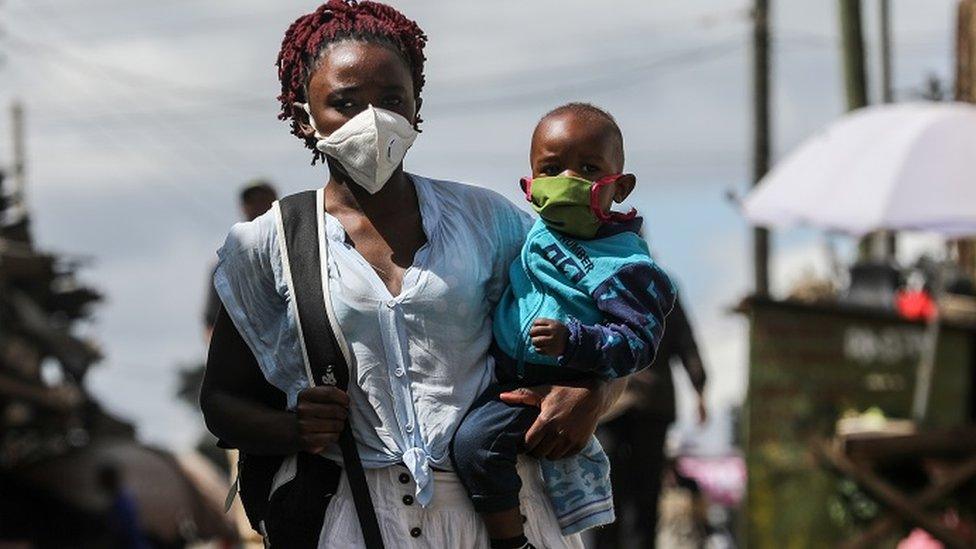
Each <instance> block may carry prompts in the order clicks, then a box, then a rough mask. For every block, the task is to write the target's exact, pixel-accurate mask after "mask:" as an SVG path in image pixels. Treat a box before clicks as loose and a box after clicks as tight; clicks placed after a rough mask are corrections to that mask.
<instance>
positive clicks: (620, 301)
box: [452, 103, 675, 548]
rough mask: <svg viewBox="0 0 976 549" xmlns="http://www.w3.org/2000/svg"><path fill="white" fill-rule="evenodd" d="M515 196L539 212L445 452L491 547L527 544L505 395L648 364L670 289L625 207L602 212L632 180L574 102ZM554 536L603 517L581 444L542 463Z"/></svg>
mask: <svg viewBox="0 0 976 549" xmlns="http://www.w3.org/2000/svg"><path fill="white" fill-rule="evenodd" d="M530 160H531V167H532V177H528V178H523V179H522V181H521V185H522V190H523V191H524V192H525V196H526V198H527V199H528V200H529V201H530V202H531V203H532V208H533V209H534V210H535V211H536V212H537V213H538V214H539V220H537V221H536V223H535V225H533V227H532V229H531V230H530V231H529V234H528V236H527V238H526V241H525V245H524V246H523V248H522V251H521V254H520V256H519V258H518V259H516V260H515V261H514V262H513V263H512V266H511V268H510V271H509V276H510V286H509V288H508V289H507V290H506V292H505V294H504V295H503V296H502V299H501V301H500V302H499V303H498V306H497V308H496V310H495V313H494V337H495V344H494V348H493V355H494V357H495V377H496V383H495V384H494V385H492V386H490V387H489V388H488V389H487V390H486V391H485V393H484V394H483V395H482V396H481V397H480V398H479V399H477V401H476V402H475V403H474V405H473V406H472V408H471V410H470V411H469V412H468V414H467V416H466V417H465V419H464V421H463V422H462V424H461V426H460V427H459V429H458V431H457V433H456V435H455V438H454V443H453V445H452V457H453V459H454V465H455V470H456V471H457V473H458V475H459V477H460V478H461V481H462V482H463V483H464V486H465V488H466V489H467V491H468V493H469V494H470V496H471V499H472V502H473V504H474V507H475V509H476V510H477V511H478V512H479V514H480V515H481V516H482V518H483V520H484V521H485V525H486V527H487V529H488V534H489V536H490V537H491V547H492V548H516V547H532V545H531V544H530V543H529V541H528V540H527V539H526V537H525V535H524V533H523V530H522V519H521V515H520V512H519V489H520V488H521V480H520V479H519V476H518V473H517V471H516V460H517V454H518V453H519V452H520V451H522V450H523V445H524V444H523V441H524V437H525V432H526V430H527V429H528V428H529V426H531V425H532V423H533V422H534V421H535V419H536V417H537V416H538V415H539V410H538V409H537V408H533V407H528V406H516V405H509V404H506V403H504V402H502V401H501V400H500V399H499V394H501V393H502V392H505V391H509V390H512V389H514V388H516V387H528V386H533V385H539V384H550V383H567V382H572V381H575V380H581V379H593V378H598V379H604V380H607V379H614V378H618V377H623V376H626V375H629V374H632V373H634V372H636V371H638V370H640V369H642V368H645V367H647V366H648V365H650V363H651V361H652V360H653V359H654V354H655V352H656V350H657V346H658V343H659V342H660V340H661V336H662V334H663V333H664V320H665V317H666V316H667V314H668V313H669V312H670V311H671V307H672V305H673V303H674V299H675V288H674V286H673V285H672V283H671V281H670V280H669V279H668V277H667V275H665V274H664V272H663V271H662V270H661V269H660V268H658V267H657V265H655V263H654V262H653V261H652V260H651V258H650V255H649V254H648V251H647V245H646V244H645V243H644V241H643V239H642V238H641V237H639V236H638V229H639V228H640V225H641V219H640V218H639V217H635V215H636V212H634V211H633V210H632V211H631V212H629V213H626V214H623V213H619V212H613V211H611V209H610V208H611V205H612V203H613V202H618V203H619V202H621V201H623V200H624V199H625V198H626V197H627V195H629V194H630V192H631V191H632V190H633V189H634V185H635V184H636V179H635V177H634V176H633V175H631V174H624V173H623V168H624V150H623V136H622V135H621V132H620V128H619V127H618V126H617V124H616V122H615V121H614V119H613V117H611V116H610V115H609V114H607V113H606V112H604V111H603V110H601V109H598V108H597V107H594V106H592V105H588V104H582V103H570V104H567V105H563V106H561V107H559V108H557V109H555V110H553V111H551V112H550V113H548V114H547V115H545V116H544V117H543V118H542V120H540V121H539V124H538V125H537V126H536V128H535V132H534V133H533V135H532V149H531V153H530ZM541 463H542V473H543V477H544V480H545V483H546V487H547V490H548V493H549V498H550V500H551V501H552V504H553V508H554V510H555V512H556V515H557V517H558V519H559V523H560V527H561V528H562V531H563V534H565V535H568V534H571V533H575V532H579V531H582V530H584V529H586V528H590V527H593V526H598V525H601V524H607V523H609V522H612V521H613V520H614V514H613V502H612V494H611V491H610V479H609V472H610V467H609V462H608V460H607V457H606V455H605V454H604V453H603V449H602V448H601V447H600V445H599V443H598V442H597V441H596V439H595V438H593V439H591V440H590V443H589V444H588V446H587V447H586V448H585V449H584V450H583V451H582V452H580V453H579V454H578V455H576V456H574V457H571V458H567V459H561V460H557V461H547V460H542V462H541Z"/></svg>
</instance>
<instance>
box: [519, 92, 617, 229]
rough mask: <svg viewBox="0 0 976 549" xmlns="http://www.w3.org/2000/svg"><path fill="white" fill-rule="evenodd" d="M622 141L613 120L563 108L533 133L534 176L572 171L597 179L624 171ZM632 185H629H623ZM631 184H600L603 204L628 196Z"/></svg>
mask: <svg viewBox="0 0 976 549" xmlns="http://www.w3.org/2000/svg"><path fill="white" fill-rule="evenodd" d="M623 158H624V154H623V150H622V143H621V142H620V139H619V138H618V137H617V136H616V134H615V132H614V130H613V127H612V126H611V125H610V122H609V121H607V120H604V119H602V118H600V117H598V116H589V115H585V114H583V115H580V114H578V113H574V112H571V111H570V112H564V113H559V114H555V115H553V116H549V117H546V118H544V119H543V120H542V121H540V122H539V125H538V126H536V128H535V132H534V133H533V134H532V149H531V152H530V153H529V162H530V164H531V166H532V177H550V176H555V175H569V176H574V177H581V178H583V179H587V180H589V181H596V180H598V179H600V178H601V177H604V176H607V175H613V174H618V173H621V172H622V171H623V168H624V165H623V164H624V162H623ZM624 187H630V188H624ZM631 188H633V185H632V184H625V185H618V183H613V184H610V185H606V186H605V187H603V188H601V189H600V191H601V193H600V206H601V207H602V208H603V211H609V210H610V206H611V204H612V203H613V201H614V200H616V201H617V202H620V201H622V200H623V199H624V198H626V196H627V194H629V193H630V189H631Z"/></svg>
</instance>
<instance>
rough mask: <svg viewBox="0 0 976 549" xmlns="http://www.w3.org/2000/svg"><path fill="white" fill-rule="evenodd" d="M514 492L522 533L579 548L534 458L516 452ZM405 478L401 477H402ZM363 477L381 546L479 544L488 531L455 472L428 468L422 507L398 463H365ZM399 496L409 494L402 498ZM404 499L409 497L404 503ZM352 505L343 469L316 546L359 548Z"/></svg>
mask: <svg viewBox="0 0 976 549" xmlns="http://www.w3.org/2000/svg"><path fill="white" fill-rule="evenodd" d="M518 471H519V476H521V477H522V491H521V494H520V495H519V500H520V505H521V509H522V514H523V515H525V519H526V520H525V535H526V536H527V537H528V538H529V541H531V542H532V543H533V544H534V545H535V546H536V547H539V548H542V547H545V548H546V549H583V541H582V539H581V538H580V536H579V534H576V535H573V536H569V537H564V536H563V535H562V534H561V533H560V532H559V524H558V523H557V522H556V515H555V514H554V513H553V511H552V505H551V504H550V503H549V499H548V497H547V496H546V493H545V488H544V486H543V484H542V474H541V472H540V471H539V465H538V462H536V461H535V460H534V459H532V458H529V457H525V456H519V463H518ZM404 481H405V482H404ZM366 482H367V484H369V492H370V494H371V495H372V498H373V506H374V507H375V508H376V517H377V519H378V521H379V524H380V531H381V532H382V535H383V542H384V544H385V545H386V547H387V549H401V548H410V549H421V548H423V549H446V548H450V549H454V548H456V549H469V548H470V549H485V548H487V547H488V532H487V531H486V530H485V527H484V524H482V522H481V518H480V517H479V516H478V514H477V513H476V512H475V510H474V507H472V505H471V501H470V500H469V499H468V494H467V492H465V490H464V486H462V485H461V481H460V480H459V479H458V477H457V475H455V474H454V473H451V472H446V471H434V499H433V500H432V501H431V502H430V505H428V506H427V507H426V508H424V507H421V506H420V504H419V503H417V502H415V501H413V496H414V493H415V486H414V483H413V479H412V478H410V475H408V474H407V468H406V467H404V466H402V465H394V466H390V467H384V468H382V469H367V470H366ZM404 496H410V497H409V498H406V499H404ZM407 502H409V503H407ZM365 547H366V546H365V545H364V543H363V534H362V532H361V531H360V528H359V521H358V519H357V517H356V505H355V504H354V503H353V499H352V492H351V491H350V490H349V483H348V482H347V481H346V476H345V474H343V475H342V480H341V481H340V482H339V489H338V491H337V492H336V495H335V496H333V498H332V501H331V503H329V508H328V510H327V511H326V513H325V523H324V524H323V525H322V535H321V536H320V537H319V548H320V549H357V548H364V549H365Z"/></svg>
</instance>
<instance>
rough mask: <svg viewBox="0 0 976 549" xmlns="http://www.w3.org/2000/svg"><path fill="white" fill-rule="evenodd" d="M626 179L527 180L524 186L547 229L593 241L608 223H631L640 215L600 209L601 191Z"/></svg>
mask: <svg viewBox="0 0 976 549" xmlns="http://www.w3.org/2000/svg"><path fill="white" fill-rule="evenodd" d="M622 176H623V174H614V175H608V176H606V177H601V178H600V179H598V180H596V181H589V180H586V179H583V178H581V177H573V176H571V175H556V176H551V177H536V178H534V179H533V178H531V177H523V178H522V180H521V182H520V184H521V186H522V190H523V191H525V198H526V200H528V201H529V202H531V203H532V209H533V210H535V211H536V213H538V214H539V217H541V218H542V220H543V221H545V223H546V225H549V226H550V227H552V228H553V229H556V230H558V231H560V232H563V233H566V234H569V235H571V236H576V237H579V238H593V237H594V236H596V233H597V231H598V230H599V229H600V226H601V225H603V224H604V223H609V222H620V221H627V220H629V219H633V217H634V216H635V215H637V212H636V211H634V210H631V211H630V212H628V213H626V214H623V213H620V212H609V213H607V212H604V211H603V208H602V207H600V188H601V187H604V186H606V185H610V184H611V183H613V182H615V181H616V180H617V179H619V178H620V177H622Z"/></svg>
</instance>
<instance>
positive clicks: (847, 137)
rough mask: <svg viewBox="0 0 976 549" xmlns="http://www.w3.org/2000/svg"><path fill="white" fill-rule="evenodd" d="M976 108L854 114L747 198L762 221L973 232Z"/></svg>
mask: <svg viewBox="0 0 976 549" xmlns="http://www.w3.org/2000/svg"><path fill="white" fill-rule="evenodd" d="M974 173H976V106H973V105H969V104H966V103H900V104H894V105H883V106H875V107H867V108H864V109H860V110H858V111H855V112H853V113H851V114H848V115H846V116H844V117H842V118H840V119H839V120H837V121H835V122H834V123H832V124H830V125H829V126H827V127H826V128H825V129H824V130H822V131H821V132H819V133H818V134H816V135H814V136H813V137H811V138H809V139H808V140H807V141H806V142H804V143H803V144H802V145H801V146H799V147H798V148H796V149H795V150H794V151H792V152H791V153H790V154H789V155H787V156H786V158H784V159H783V160H782V161H781V162H779V163H778V164H777V165H776V166H775V167H774V168H773V169H772V170H771V171H770V172H769V173H768V174H767V175H766V177H764V178H763V179H762V181H761V182H760V184H759V186H758V187H756V189H755V190H753V191H752V192H751V193H750V194H749V195H748V196H747V197H746V198H745V200H744V202H743V209H744V212H745V215H746V217H747V218H748V219H749V220H750V221H751V222H752V223H753V224H755V225H765V226H782V225H796V224H804V225H811V226H815V227H819V228H823V229H828V230H834V231H840V232H844V233H848V234H853V235H863V234H865V233H868V232H871V231H875V230H880V229H894V230H926V231H936V232H939V233H942V234H944V235H947V236H961V235H969V234H976V177H974V175H973V174H974Z"/></svg>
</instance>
